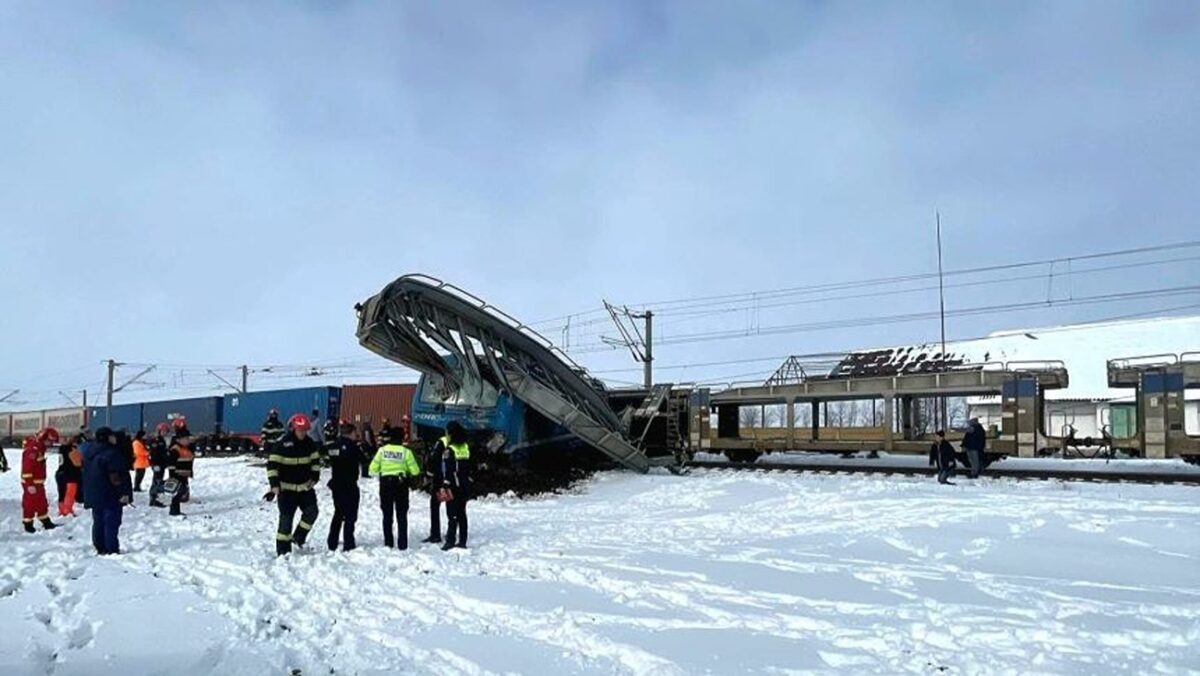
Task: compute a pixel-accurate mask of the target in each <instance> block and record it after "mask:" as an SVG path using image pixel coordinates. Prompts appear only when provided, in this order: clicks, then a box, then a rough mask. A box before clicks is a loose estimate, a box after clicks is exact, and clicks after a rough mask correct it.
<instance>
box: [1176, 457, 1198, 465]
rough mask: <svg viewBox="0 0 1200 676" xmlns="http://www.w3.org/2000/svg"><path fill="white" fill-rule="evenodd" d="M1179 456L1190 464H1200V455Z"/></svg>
mask: <svg viewBox="0 0 1200 676" xmlns="http://www.w3.org/2000/svg"><path fill="white" fill-rule="evenodd" d="M1179 457H1181V458H1183V461H1184V462H1186V463H1187V464H1189V465H1200V455H1181V456H1179Z"/></svg>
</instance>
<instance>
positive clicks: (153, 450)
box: [150, 437, 171, 469]
mask: <svg viewBox="0 0 1200 676" xmlns="http://www.w3.org/2000/svg"><path fill="white" fill-rule="evenodd" d="M170 461H171V456H170V453H169V452H168V451H167V440H166V439H164V438H162V437H154V438H153V439H151V440H150V466H151V467H155V468H160V469H161V468H165V467H166V466H167V463H168V462H170Z"/></svg>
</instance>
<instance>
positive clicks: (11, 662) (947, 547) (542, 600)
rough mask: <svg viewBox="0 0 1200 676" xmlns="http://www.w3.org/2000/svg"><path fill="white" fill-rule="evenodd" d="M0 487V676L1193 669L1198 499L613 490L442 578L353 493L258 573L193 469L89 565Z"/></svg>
mask: <svg viewBox="0 0 1200 676" xmlns="http://www.w3.org/2000/svg"><path fill="white" fill-rule="evenodd" d="M9 458H10V462H11V461H14V460H16V459H17V454H16V453H15V452H12V451H10V452H9ZM51 471H53V467H51ZM16 475H17V473H16V472H9V473H8V474H5V475H0V674H6V675H7V674H142V673H179V674H203V673H212V674H222V675H224V674H275V673H287V671H288V670H289V669H292V668H295V669H300V670H302V672H303V673H304V674H327V673H398V672H400V673H403V672H415V673H439V674H441V673H463V674H474V673H493V672H521V673H553V674H559V673H600V674H608V673H635V674H674V673H721V674H724V673H747V672H750V673H794V672H814V671H815V672H830V671H839V672H854V673H864V672H875V673H895V672H899V671H903V672H918V673H930V672H932V673H938V672H939V671H940V670H942V669H943V668H944V669H945V671H947V672H950V673H976V672H1013V673H1017V672H1019V673H1028V672H1055V673H1080V674H1084V673H1086V674H1094V673H1113V672H1122V673H1129V672H1142V673H1144V672H1149V671H1161V672H1183V671H1188V670H1196V669H1200V489H1197V488H1195V487H1186V486H1144V485H1104V484H1099V485H1098V484H1063V483H1059V482H1016V481H1006V480H997V479H983V480H981V481H978V482H969V481H967V480H962V481H961V483H960V484H959V485H958V486H954V487H946V486H938V485H936V484H935V483H933V482H931V481H927V480H921V479H916V478H902V477H891V476H890V477H875V476H810V475H785V474H777V473H776V474H765V473H737V472H727V471H698V472H695V473H693V474H692V475H690V476H684V477H675V476H669V475H652V476H637V475H632V474H627V473H610V474H606V475H602V476H599V477H597V478H596V479H594V480H592V481H590V482H588V483H587V484H585V485H583V486H581V487H580V488H579V489H578V490H576V491H575V492H573V493H571V494H569V495H562V496H550V497H544V498H539V499H532V500H515V499H487V500H480V501H477V502H475V503H472V506H471V517H472V531H471V535H472V545H473V548H472V549H471V550H469V551H466V552H452V553H449V554H447V553H443V552H441V551H438V550H435V549H433V548H432V547H429V546H418V547H417V548H415V549H414V550H410V551H408V552H404V553H400V552H395V551H389V550H386V549H384V548H382V546H381V540H382V535H381V533H380V531H379V526H378V501H377V499H376V497H375V495H376V491H375V487H374V486H373V485H369V484H368V485H365V486H364V488H365V490H364V497H365V504H364V510H363V520H362V522H361V523H360V527H359V536H360V544H361V545H363V546H362V548H361V549H360V550H359V551H356V552H352V553H349V554H345V553H336V554H330V553H328V552H326V551H324V550H323V548H314V549H313V550H311V551H308V552H305V553H303V554H299V555H296V556H294V557H291V558H288V559H285V560H276V559H275V558H274V556H273V555H272V548H273V541H272V532H273V529H274V518H275V511H274V507H273V506H271V505H268V504H264V503H262V502H260V501H259V496H260V495H261V493H262V490H263V482H264V479H263V470H261V469H254V468H251V467H248V466H247V465H246V463H245V462H244V461H243V460H240V459H202V460H200V461H198V463H197V475H198V478H197V481H196V483H195V484H194V488H193V493H194V495H195V497H196V501H195V502H194V503H193V504H191V505H189V506H188V507H187V511H188V516H187V517H186V518H184V519H170V518H168V516H167V515H166V513H165V512H164V511H163V510H151V509H149V508H146V507H144V506H139V507H138V508H136V509H133V510H129V511H127V512H126V527H125V529H124V531H123V542H122V544H123V546H124V548H125V550H126V554H125V555H123V556H121V557H113V558H106V559H99V558H96V557H94V556H92V555H91V553H90V551H89V544H88V543H89V540H88V525H89V521H90V519H89V518H87V517H83V518H81V519H78V520H74V521H68V522H67V523H66V525H65V527H63V528H60V529H58V530H56V531H53V532H51V533H41V532H39V533H37V534H35V535H26V534H24V533H23V532H21V531H20V514H19V512H20V510H19V490H18V487H17V476H16ZM143 495H144V494H139V499H141V497H142V496H143ZM322 509H323V512H322V516H321V518H320V520H319V522H318V526H317V533H319V534H321V535H323V534H324V533H323V529H324V528H325V527H327V525H328V518H329V512H330V509H329V503H328V499H327V495H326V494H325V493H324V492H322ZM411 516H412V517H413V519H412V520H413V523H412V527H411V531H410V532H411V537H412V538H413V539H414V540H415V539H417V538H419V537H420V536H421V535H423V534H424V533H423V529H424V528H425V526H426V521H425V510H424V509H423V505H422V504H421V503H420V502H419V501H416V500H414V505H413V509H412V511H411ZM315 539H316V540H317V542H316V543H314V544H318V545H321V544H323V542H322V540H323V538H321V537H318V538H315Z"/></svg>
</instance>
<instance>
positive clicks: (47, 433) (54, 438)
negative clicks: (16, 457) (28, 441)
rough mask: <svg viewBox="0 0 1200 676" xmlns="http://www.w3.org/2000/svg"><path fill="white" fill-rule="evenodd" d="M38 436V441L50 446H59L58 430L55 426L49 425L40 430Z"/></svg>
mask: <svg viewBox="0 0 1200 676" xmlns="http://www.w3.org/2000/svg"><path fill="white" fill-rule="evenodd" d="M37 438H38V441H40V442H42V443H43V444H46V445H48V446H57V445H58V441H59V438H58V430H56V429H54V428H53V427H47V428H46V429H44V430H42V431H41V432H38V437H37Z"/></svg>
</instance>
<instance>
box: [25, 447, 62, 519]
mask: <svg viewBox="0 0 1200 676" xmlns="http://www.w3.org/2000/svg"><path fill="white" fill-rule="evenodd" d="M57 445H58V430H56V429H54V428H53V427H47V428H46V429H44V430H42V431H41V432H38V434H37V436H36V437H29V438H28V439H26V440H25V449H24V451H23V452H22V453H21V520H22V521H23V522H24V523H25V532H27V533H32V532H33V522H34V521H41V522H42V528H43V529H44V530H50V529H51V528H54V527H55V526H54V522H52V521H50V504H49V502H48V501H47V500H46V447H47V446H57Z"/></svg>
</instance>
